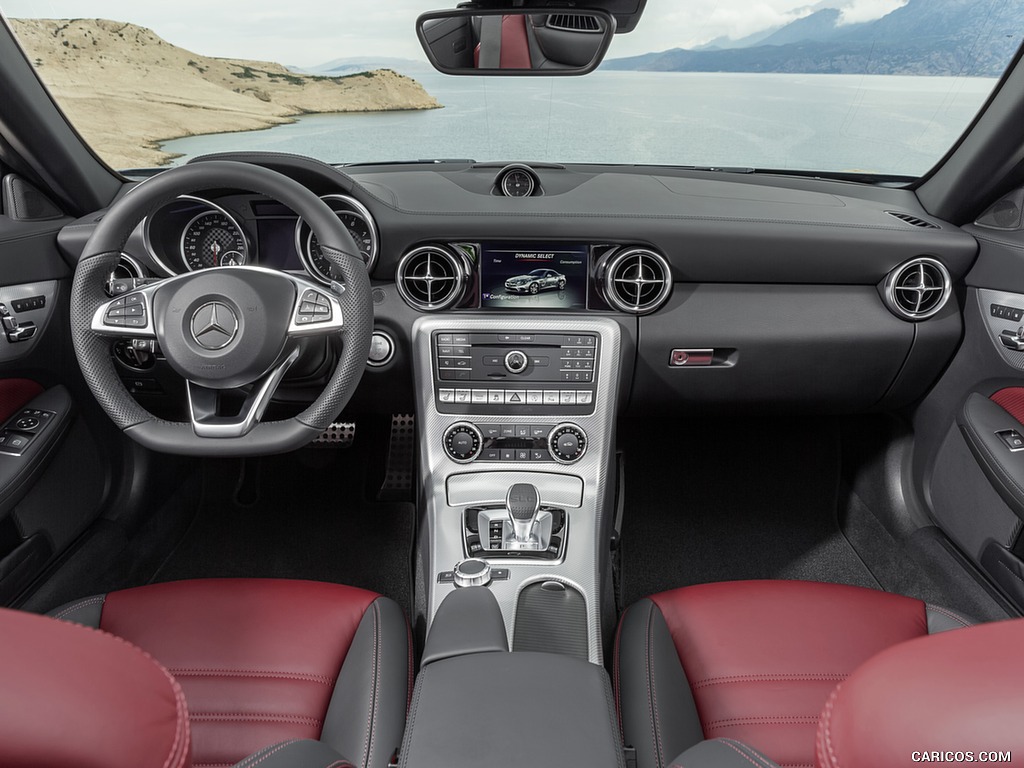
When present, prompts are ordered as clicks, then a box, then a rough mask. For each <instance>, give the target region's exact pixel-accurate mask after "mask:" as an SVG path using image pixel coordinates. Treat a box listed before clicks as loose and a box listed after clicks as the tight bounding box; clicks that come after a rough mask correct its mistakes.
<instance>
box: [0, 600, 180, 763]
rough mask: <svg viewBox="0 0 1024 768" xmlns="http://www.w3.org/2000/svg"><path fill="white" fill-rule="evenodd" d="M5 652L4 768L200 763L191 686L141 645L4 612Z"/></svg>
mask: <svg viewBox="0 0 1024 768" xmlns="http://www.w3.org/2000/svg"><path fill="white" fill-rule="evenodd" d="M0 648H2V652H0V681H2V682H0V765H9V766H18V768H37V767H38V768H44V767H45V768H52V766H55V765H73V766H76V768H101V766H102V767H103V768H150V767H152V768H187V767H188V766H189V765H191V760H190V742H189V725H188V710H187V708H186V706H185V698H184V696H183V695H182V692H181V688H179V687H178V684H177V683H176V682H175V680H174V678H172V677H171V675H170V674H169V673H168V672H167V670H165V669H164V668H163V667H161V666H160V665H159V664H157V663H156V662H155V661H154V660H153V659H152V658H151V657H149V656H148V655H147V654H145V653H144V652H143V651H141V650H139V649H138V648H136V647H135V646H134V645H131V644H130V643H127V642H125V641H124V640H121V639H119V638H116V637H114V636H113V635H109V634H107V633H105V632H101V631H99V630H95V629H89V628H86V627H83V626H79V625H77V624H69V623H66V622H63V621H58V620H56V619H51V618H46V617H44V616H37V615H34V614H29V613H24V612H20V611H11V610H5V609H0Z"/></svg>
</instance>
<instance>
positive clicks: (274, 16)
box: [0, 0, 1024, 177]
mask: <svg viewBox="0 0 1024 768" xmlns="http://www.w3.org/2000/svg"><path fill="white" fill-rule="evenodd" d="M438 5H445V4H444V3H440V4H438ZM452 5H454V3H452ZM430 7H431V4H429V3H423V2H407V1H405V0H388V2H386V3H381V2H377V1H376V0H332V1H331V2H323V1H322V0H290V2H288V3H284V4H282V3H280V2H278V1H277V0H274V2H270V1H269V0H248V2H247V3H246V4H245V6H244V9H242V8H240V7H239V6H238V5H237V4H227V3H210V2H202V3H200V2H176V3H173V4H169V3H153V4H150V3H138V2H128V1H126V0H73V1H71V0H67V1H62V0H54V1H52V2H40V0H0V8H2V9H3V12H4V14H5V16H6V17H7V18H8V20H9V23H10V24H11V26H12V27H13V29H14V30H15V32H16V34H17V35H18V37H19V40H20V41H21V44H22V46H23V47H24V49H25V50H26V53H27V55H28V57H29V59H30V61H31V62H32V64H33V65H34V67H35V70H36V72H37V73H38V75H39V76H40V78H41V79H42V80H43V82H44V83H45V84H46V85H47V86H48V87H49V88H50V90H51V92H52V93H53V95H54V97H55V98H56V100H57V101H58V103H59V104H60V105H61V107H62V108H63V110H64V112H65V113H66V115H67V116H68V118H69V119H70V120H71V122H72V123H73V124H74V125H75V127H76V128H77V129H78V131H79V132H80V133H81V135H82V136H83V137H84V138H85V139H86V141H88V142H89V143H90V144H91V145H92V147H93V148H94V149H95V151H96V152H97V153H98V154H99V155H100V156H101V157H102V158H103V159H104V160H106V161H107V162H108V163H109V164H110V165H111V166H112V167H114V168H118V169H129V168H143V167H156V166H164V165H170V164H178V163H182V162H184V161H186V160H187V159H188V158H191V157H195V156H197V155H202V154H207V153H211V152H221V151H230V150H269V151H278V152H292V153H298V154H303V155H310V156H313V157H316V158H319V159H321V160H324V161H327V162H330V163H360V162H363V163H365V162H385V161H409V160H419V159H438V158H466V159H474V160H477V161H492V162H507V161H524V162H525V161H529V162H537V161H550V162H557V163H566V162H587V163H615V164H655V165H687V166H689V165H693V166H701V167H704V166H716V167H723V166H724V167H737V168H752V169H776V170H793V171H816V172H822V173H829V172H834V173H870V174H880V175H887V176H907V177H915V176H920V175H922V174H924V173H926V172H927V171H928V170H929V169H930V168H931V167H932V166H933V165H934V164H935V163H936V162H937V161H938V160H939V159H940V158H941V157H942V156H943V155H944V154H945V153H946V152H947V151H948V150H949V148H950V147H951V146H953V144H954V143H955V142H956V141H957V139H958V138H959V137H960V135H961V134H962V133H963V131H964V130H965V129H966V128H967V126H968V125H969V124H970V122H971V120H972V119H973V118H974V116H975V115H976V114H977V112H978V110H979V109H980V108H981V106H982V105H983V104H984V102H985V100H986V99H987V98H988V97H989V95H990V94H991V92H992V90H993V88H994V86H995V85H996V83H997V82H998V78H999V77H1000V76H1001V75H1002V73H1003V71H1004V69H1005V68H1006V66H1007V65H1008V64H1009V62H1010V60H1011V59H1012V57H1013V55H1014V53H1015V51H1016V49H1017V47H1018V46H1019V44H1020V39H1021V27H1022V19H1024V14H1022V12H1024V1H1022V0H1010V1H1008V0H822V1H821V2H818V3H816V4H813V5H811V4H808V3H807V0H759V1H758V2H752V1H751V0H717V1H716V2H712V1H711V0H694V2H688V3H685V4H684V3H679V2H677V1H676V0H649V2H648V3H647V8H646V10H645V11H644V14H643V16H642V18H641V19H640V22H639V24H638V25H637V27H636V29H635V30H633V31H632V32H630V33H628V34H619V35H616V36H615V40H614V41H613V43H612V45H611V48H610V50H609V52H608V55H607V57H606V58H605V61H604V63H603V64H602V65H601V67H600V69H598V70H597V71H596V72H594V73H592V74H590V75H587V76H584V77H531V78H514V77H504V78H487V77H452V76H447V75H442V74H439V73H437V72H435V71H434V70H433V69H431V68H430V66H429V64H427V60H426V57H425V56H424V54H423V53H422V51H421V49H420V47H419V43H418V41H417V38H416V34H415V20H416V17H417V16H418V14H419V13H421V12H422V11H424V10H427V9H428V8H430ZM83 17H85V18H83Z"/></svg>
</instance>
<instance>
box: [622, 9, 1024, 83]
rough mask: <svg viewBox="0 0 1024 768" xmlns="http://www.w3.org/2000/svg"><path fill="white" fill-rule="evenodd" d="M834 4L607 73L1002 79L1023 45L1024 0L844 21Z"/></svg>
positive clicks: (627, 61) (625, 61)
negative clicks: (740, 35)
mask: <svg viewBox="0 0 1024 768" xmlns="http://www.w3.org/2000/svg"><path fill="white" fill-rule="evenodd" d="M841 16H842V10H841V7H840V5H839V3H838V2H830V0H824V2H821V3H819V4H818V5H817V6H814V10H812V12H811V13H809V14H808V15H806V16H803V17H802V18H799V19H797V20H795V21H793V22H790V23H789V24H786V25H784V26H782V27H779V28H777V29H772V30H765V31H762V32H759V33H757V34H754V35H751V36H749V37H746V38H743V39H741V40H730V39H728V38H719V39H717V40H713V41H711V43H708V44H706V45H704V46H700V47H696V48H692V49H686V48H673V49H671V50H667V51H659V52H654V53H645V54H642V55H640V56H631V57H628V58H621V59H611V60H607V61H605V63H604V64H603V65H602V66H603V68H604V69H611V70H644V71H659V72H791V73H809V74H872V75H964V76H973V77H999V76H1000V75H1001V74H1002V73H1003V70H1004V69H1005V68H1006V65H1007V64H1008V63H1009V61H1010V59H1011V58H1012V56H1013V54H1014V53H1015V52H1016V50H1017V48H1018V47H1019V46H1020V43H1021V38H1022V32H1024V0H908V2H907V3H906V4H905V5H903V6H901V7H899V8H897V9H895V10H894V11H891V12H890V13H888V14H886V15H884V16H882V17H881V18H878V19H875V20H873V21H867V22H861V23H855V24H843V23H842V18H841Z"/></svg>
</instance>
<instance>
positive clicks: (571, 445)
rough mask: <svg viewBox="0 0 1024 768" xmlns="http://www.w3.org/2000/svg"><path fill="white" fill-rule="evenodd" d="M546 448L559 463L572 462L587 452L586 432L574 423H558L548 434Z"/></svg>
mask: <svg viewBox="0 0 1024 768" xmlns="http://www.w3.org/2000/svg"><path fill="white" fill-rule="evenodd" d="M548 449H549V450H550V451H551V455H552V456H554V458H555V461H557V462H558V463H560V464H573V463H575V462H577V461H579V460H580V459H582V458H583V454H585V453H586V452H587V433H586V432H584V431H583V428H582V427H580V426H578V425H576V424H559V425H558V426H557V427H555V428H554V429H553V430H551V434H550V435H548Z"/></svg>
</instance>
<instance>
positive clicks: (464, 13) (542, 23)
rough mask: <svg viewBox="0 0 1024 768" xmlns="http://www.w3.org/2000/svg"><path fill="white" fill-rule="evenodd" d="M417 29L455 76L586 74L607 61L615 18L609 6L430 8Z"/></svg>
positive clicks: (436, 62) (442, 67)
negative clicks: (553, 9)
mask: <svg viewBox="0 0 1024 768" xmlns="http://www.w3.org/2000/svg"><path fill="white" fill-rule="evenodd" d="M416 34H417V35H418V36H419V38H420V43H421V44H422V45H423V50H424V51H425V52H426V54H427V58H428V59H430V63H431V64H432V65H433V66H434V68H435V69H437V70H439V71H441V72H444V73H445V74H449V75H585V74H586V73H588V72H592V71H593V70H594V69H596V68H597V65H598V64H600V63H601V60H602V59H603V58H604V55H605V53H606V52H607V51H608V46H609V45H610V44H611V41H612V36H613V35H614V34H615V19H614V18H613V17H612V16H610V15H609V14H608V13H605V12H604V11H595V10H588V11H578V10H576V9H569V8H566V9H557V10H556V12H551V11H550V10H549V11H548V12H545V13H538V12H537V11H536V10H523V9H521V8H520V9H507V10H477V9H456V10H445V11H430V12H429V13H425V14H423V15H422V16H420V17H419V19H418V20H417V21H416Z"/></svg>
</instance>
